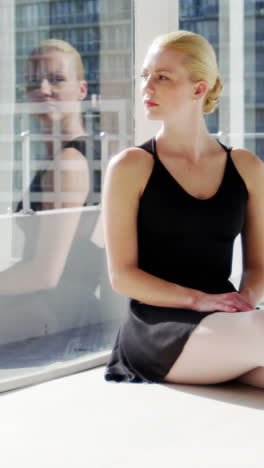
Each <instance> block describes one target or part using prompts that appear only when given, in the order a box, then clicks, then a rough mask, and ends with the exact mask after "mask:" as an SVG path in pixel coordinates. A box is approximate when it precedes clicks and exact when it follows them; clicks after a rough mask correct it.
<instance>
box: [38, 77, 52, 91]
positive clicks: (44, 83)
mask: <svg viewBox="0 0 264 468" xmlns="http://www.w3.org/2000/svg"><path fill="white" fill-rule="evenodd" d="M39 90H40V92H41V93H42V94H45V95H50V94H51V92H52V90H51V84H50V82H49V80H47V78H42V80H41V81H40V84H39Z"/></svg>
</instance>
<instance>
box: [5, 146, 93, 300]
mask: <svg viewBox="0 0 264 468" xmlns="http://www.w3.org/2000/svg"><path fill="white" fill-rule="evenodd" d="M60 176H61V197H62V204H61V207H62V208H76V207H82V206H83V204H84V202H85V200H86V198H87V195H88V192H89V171H88V165H87V160H86V158H85V157H84V156H83V155H82V154H81V153H80V152H79V151H78V150H76V149H75V148H67V149H65V150H64V151H63V152H62V154H61V157H60ZM41 183H42V190H43V191H45V189H46V188H47V187H46V185H47V180H46V179H45V176H44V177H43V179H42V181H41ZM49 190H50V188H49ZM80 215H81V210H78V209H77V210H70V211H69V212H67V211H66V210H65V213H60V214H56V213H54V214H53V213H52V212H50V213H49V214H46V213H45V211H42V212H41V213H39V214H38V215H36V216H37V217H38V220H39V229H38V239H37V242H36V247H35V252H34V257H33V258H32V260H30V261H23V260H22V261H21V262H19V263H17V264H16V265H14V266H13V267H11V268H9V269H7V270H4V271H3V272H1V273H0V293H1V294H23V293H28V292H33V291H36V290H41V289H49V288H54V287H56V285H57V283H58V281H59V279H60V276H61V274H62V272H63V269H64V266H65V263H66V260H67V256H68V252H69V250H70V247H71V243H72V240H73V238H74V235H75V232H76V229H77V226H78V224H79V220H80ZM26 235H27V234H26Z"/></svg>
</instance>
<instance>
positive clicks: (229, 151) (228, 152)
mask: <svg viewBox="0 0 264 468" xmlns="http://www.w3.org/2000/svg"><path fill="white" fill-rule="evenodd" d="M216 141H217V143H219V145H221V146H222V148H224V150H225V151H226V154H227V157H228V159H231V151H232V148H233V147H232V146H226V145H224V143H221V141H220V140H218V138H216Z"/></svg>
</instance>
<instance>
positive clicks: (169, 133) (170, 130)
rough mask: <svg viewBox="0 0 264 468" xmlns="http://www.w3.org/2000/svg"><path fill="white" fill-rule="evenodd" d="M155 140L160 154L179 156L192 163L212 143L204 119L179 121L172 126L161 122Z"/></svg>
mask: <svg viewBox="0 0 264 468" xmlns="http://www.w3.org/2000/svg"><path fill="white" fill-rule="evenodd" d="M156 138H157V143H158V147H159V151H160V152H163V153H166V154H167V155H170V154H171V155H173V154H180V155H181V156H183V157H186V158H188V159H190V160H192V161H193V162H195V161H198V160H199V159H200V157H201V156H202V155H203V154H205V153H206V152H207V150H208V148H209V146H210V145H211V144H212V143H214V141H213V140H212V138H211V137H210V135H209V132H208V129H207V127H206V124H205V121H204V117H202V118H201V119H196V120H195V121H194V120H192V119H189V120H188V122H184V121H183V120H181V121H177V122H173V124H171V123H170V124H169V123H167V122H163V124H162V126H161V128H160V130H159V132H158V134H157V137H156Z"/></svg>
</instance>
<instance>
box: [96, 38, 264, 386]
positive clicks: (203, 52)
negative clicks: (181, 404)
mask: <svg viewBox="0 0 264 468" xmlns="http://www.w3.org/2000/svg"><path fill="white" fill-rule="evenodd" d="M221 89H222V84H221V78H220V76H219V74H218V69H217V63H216V57H215V53H214V50H213V48H212V47H211V45H210V44H209V43H208V42H207V41H206V40H205V39H204V38H202V37H201V36H199V35H197V34H194V33H191V32H187V31H178V32H176V33H171V34H167V35H164V36H161V37H158V38H157V39H156V40H155V41H154V42H153V44H152V45H151V47H150V49H149V51H148V53H147V56H146V58H145V61H144V65H143V71H142V96H143V100H144V105H145V109H146V114H147V117H148V118H150V119H153V120H161V121H162V125H161V128H160V130H159V132H158V134H157V135H156V137H155V138H153V139H151V140H150V141H148V142H146V143H145V144H143V145H142V146H141V147H139V148H129V149H127V150H125V151H123V152H122V153H121V154H119V155H118V156H116V157H115V158H113V160H112V161H111V163H110V165H109V168H108V172H107V176H106V179H105V187H104V196H103V206H104V209H103V213H104V226H105V237H106V247H107V256H108V267H109V274H110V278H111V282H112V286H113V288H114V289H115V291H117V292H118V293H120V294H123V295H126V296H129V297H130V298H131V300H130V311H129V314H128V317H127V319H126V320H125V322H124V323H123V325H122V326H121V328H120V331H119V334H118V337H117V340H116V344H115V347H114V350H113V353H112V356H111V359H110V361H109V363H108V366H107V369H106V375H105V377H106V379H107V380H111V379H112V380H117V381H119V380H126V381H133V382H138V381H147V382H153V381H166V382H175V383H185V384H187V383H189V384H215V383H219V382H224V381H228V380H231V379H238V380H240V381H242V382H245V383H248V384H249V385H254V386H258V387H261V388H264V345H263V343H264V341H263V336H264V312H263V311H261V310H256V306H257V304H258V302H259V301H260V299H261V298H262V296H263V294H264V236H263V233H264V207H263V200H264V167H263V164H262V162H261V161H260V160H259V159H258V158H257V156H255V155H254V154H252V153H250V152H249V151H247V150H244V149H234V150H231V148H227V147H225V146H224V145H222V144H221V143H220V142H218V141H215V140H214V139H212V138H211V137H210V135H209V133H208V130H207V128H206V125H205V121H204V115H203V114H204V113H209V112H212V111H213V110H214V109H215V107H216V105H217V103H218V100H219V96H220V92H221ZM113 220H114V222H113ZM239 233H241V235H242V244H243V275H242V280H241V284H240V287H239V291H238V292H237V291H236V290H235V287H234V286H233V284H232V283H231V282H230V281H229V279H228V278H229V276H230V273H231V263H232V249H233V243H234V239H235V237H236V236H237V235H238V234H239Z"/></svg>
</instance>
